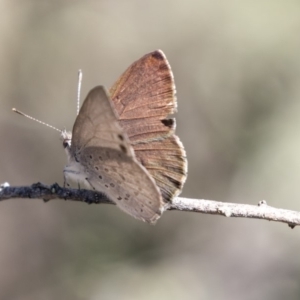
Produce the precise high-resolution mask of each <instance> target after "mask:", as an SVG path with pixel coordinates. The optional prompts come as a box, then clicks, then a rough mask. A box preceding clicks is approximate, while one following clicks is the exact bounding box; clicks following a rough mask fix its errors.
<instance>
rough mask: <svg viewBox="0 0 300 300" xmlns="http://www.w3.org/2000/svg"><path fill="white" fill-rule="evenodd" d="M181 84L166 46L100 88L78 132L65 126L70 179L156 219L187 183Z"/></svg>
mask: <svg viewBox="0 0 300 300" xmlns="http://www.w3.org/2000/svg"><path fill="white" fill-rule="evenodd" d="M176 108H177V103H176V97H175V84H174V79H173V74H172V71H171V68H170V66H169V63H168V61H167V59H166V57H165V55H164V54H163V52H162V51H161V50H157V51H154V52H152V53H149V54H147V55H145V56H144V57H142V58H141V59H139V60H138V61H136V62H135V63H133V64H132V65H131V66H130V67H129V68H128V69H127V70H126V71H125V73H124V74H123V75H122V76H121V77H120V79H119V80H118V81H117V82H116V83H115V84H114V86H113V87H112V88H111V89H110V95H109V94H108V93H107V92H106V90H105V89H104V88H103V87H101V86H98V87H95V88H94V89H92V90H91V91H90V92H89V93H88V95H87V97H86V99H85V101H84V103H83V105H82V107H81V109H80V111H79V113H78V116H77V118H76V120H75V123H74V126H73V130H72V134H71V133H69V132H66V131H65V130H63V131H61V130H59V129H57V128H55V127H53V126H51V125H49V124H45V123H44V122H41V121H39V120H36V119H34V118H32V117H30V116H28V115H25V114H24V113H22V112H19V111H17V110H15V111H16V112H18V113H20V114H22V115H24V116H27V117H29V118H30V119H33V120H36V121H38V122H39V123H42V124H45V125H47V126H49V127H52V128H54V129H56V130H58V131H59V132H61V137H62V140H63V146H64V148H65V150H66V153H67V157H68V164H67V165H66V167H65V168H64V176H65V183H66V184H67V185H69V183H68V181H69V179H71V180H72V181H75V182H78V183H83V184H84V185H85V186H86V187H88V188H92V189H94V190H97V191H101V192H104V193H105V194H106V195H107V196H108V197H109V198H110V199H111V200H112V201H114V202H115V203H116V204H117V205H118V206H119V207H120V208H121V209H122V210H124V211H125V212H127V213H128V214H130V215H132V216H133V217H135V218H137V219H140V220H143V221H146V222H149V223H155V222H156V220H157V219H158V218H159V217H160V216H161V214H162V212H163V211H164V209H165V206H166V205H167V203H168V202H170V201H172V199H173V198H174V197H175V196H177V195H178V194H179V193H180V192H181V189H182V186H183V184H184V182H185V179H186V175H187V161H186V157H185V151H184V148H183V145H182V143H181V142H180V140H179V138H178V137H177V136H176V135H175V119H168V115H170V114H173V113H174V112H175V111H176Z"/></svg>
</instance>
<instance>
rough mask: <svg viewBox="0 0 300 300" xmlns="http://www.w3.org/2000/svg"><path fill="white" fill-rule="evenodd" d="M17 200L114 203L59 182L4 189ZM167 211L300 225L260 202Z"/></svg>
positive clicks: (192, 204) (182, 203)
mask: <svg viewBox="0 0 300 300" xmlns="http://www.w3.org/2000/svg"><path fill="white" fill-rule="evenodd" d="M13 198H29V199H43V200H44V201H45V202H48V201H50V200H54V199H63V200H72V201H81V202H85V203H88V204H92V203H96V204H98V203H104V204H114V203H113V202H112V201H111V200H110V199H108V198H107V197H106V195H105V194H104V193H100V192H95V191H91V190H84V189H69V188H63V187H61V186H59V185H58V184H57V183H55V184H53V185H51V186H48V185H45V184H42V183H35V184H33V185H31V186H20V187H11V186H8V185H2V186H1V187H0V201H2V200H8V199H13ZM167 210H178V211H188V212H198V213H205V214H213V215H220V216H225V217H236V218H253V219H262V220H268V221H275V222H282V223H286V224H288V225H289V227H291V228H294V227H295V226H297V225H300V212H296V211H291V210H286V209H280V208H275V207H271V206H268V205H267V204H266V202H265V201H264V200H263V201H260V202H259V203H258V205H249V204H239V203H226V202H218V201H213V200H204V199H189V198H182V197H177V198H175V199H173V201H172V203H171V204H170V205H169V206H168V207H167Z"/></svg>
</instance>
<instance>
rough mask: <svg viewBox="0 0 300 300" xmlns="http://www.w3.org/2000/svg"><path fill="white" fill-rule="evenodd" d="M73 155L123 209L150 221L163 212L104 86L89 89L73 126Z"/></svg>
mask: <svg viewBox="0 0 300 300" xmlns="http://www.w3.org/2000/svg"><path fill="white" fill-rule="evenodd" d="M71 155H73V156H74V159H75V160H76V161H77V162H79V163H80V164H81V165H82V166H83V167H84V173H85V176H86V178H85V179H86V180H87V181H88V182H89V184H90V185H91V186H92V187H93V188H94V189H95V190H98V191H101V192H104V193H105V194H106V195H107V196H108V197H109V198H110V199H111V200H113V201H114V202H115V203H116V204H117V205H118V206H119V207H120V208H121V209H122V210H124V211H125V212H127V213H129V214H130V215H132V216H134V217H135V218H137V219H141V220H144V221H147V222H150V223H154V222H155V221H156V220H157V219H158V218H159V216H160V215H161V213H162V210H163V202H162V198H161V194H160V191H159V189H158V188H157V186H156V184H155V181H154V180H153V178H152V177H151V176H150V175H149V173H148V171H147V170H146V169H145V168H144V167H143V166H141V165H140V163H139V162H138V161H137V160H136V158H135V156H134V151H133V149H132V147H131V145H130V142H129V140H128V137H127V135H126V134H125V133H124V132H123V129H122V128H121V127H120V125H119V124H118V121H117V117H116V115H115V112H114V110H113V108H112V106H111V103H110V99H109V97H108V95H107V93H106V91H105V89H104V88H103V87H96V88H94V89H93V90H91V91H90V93H89V94H88V96H87V98H86V99H85V101H84V103H83V105H82V107H81V109H80V112H79V114H78V116H77V119H76V121H75V124H74V127H73V135H72V143H71Z"/></svg>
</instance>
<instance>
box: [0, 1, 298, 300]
mask: <svg viewBox="0 0 300 300" xmlns="http://www.w3.org/2000/svg"><path fill="white" fill-rule="evenodd" d="M0 11H1V18H0V44H1V46H0V66H1V72H0V141H1V142H0V182H4V181H8V182H9V183H10V184H11V185H14V186H15V185H29V184H32V183H35V182H38V181H40V182H43V183H47V184H52V183H54V182H58V183H59V184H62V182H63V173H62V170H63V167H64V165H65V163H66V156H65V152H64V150H63V147H62V144H61V141H60V140H59V134H58V133H57V132H56V131H54V130H50V129H49V128H46V127H43V126H40V125H38V124H37V123H34V122H31V121H29V120H27V119H25V118H22V117H20V116H18V115H16V114H14V113H12V112H11V108H12V107H17V108H18V109H20V110H22V111H24V112H26V113H29V114H30V115H32V116H34V117H37V118H39V119H41V120H43V121H45V122H49V123H51V124H52V125H54V126H56V127H58V128H62V129H63V128H67V129H71V128H72V125H73V122H74V120H75V117H76V89H77V71H78V69H79V68H81V69H82V70H83V88H82V98H84V97H85V95H86V94H87V92H88V91H89V90H90V89H91V88H93V87H94V86H96V85H99V84H102V85H105V86H107V87H110V86H111V85H112V84H113V83H114V81H115V80H116V79H117V78H118V77H119V76H120V75H121V73H122V72H123V71H124V70H125V69H126V68H127V67H128V66H129V65H130V64H131V63H132V62H133V61H135V60H137V59H138V58H140V57H141V56H143V55H144V54H146V53H148V52H151V51H153V50H155V49H162V50H163V51H164V52H165V54H166V56H167V58H168V60H169V62H170V64H171V67H172V69H173V72H174V76H175V82H176V86H177V95H178V107H179V111H178V113H177V115H176V119H177V133H178V135H179V136H180V138H181V140H182V141H183V144H184V145H185V148H186V151H187V157H188V161H189V174H188V179H187V182H186V184H185V186H184V190H183V192H182V196H184V197H189V198H198V199H211V200H217V201H224V202H238V203H248V204H254V205H256V204H257V203H258V201H260V200H263V199H264V200H266V201H267V203H268V204H269V205H271V206H275V207H280V208H285V209H291V210H297V211H300V184H299V182H300V158H299V153H300V132H299V131H300V130H299V129H300V35H299V33H300V18H299V15H300V2H299V1H292V0H288V1H283V0H273V1H266V0H265V1H264V0H263V1H262V0H260V1H258V0H254V1H253V0H251V1H250V0H245V1H237V0H228V1H223V2H222V1H209V0H198V1H193V0H186V1H177V2H176V1H171V0H165V1H158V0H153V1H139V0H130V1H122V0H116V1H108V0H101V1H93V0H86V1H67V0H65V1H58V0H57V1H54V0H53V1H48V0H39V1H35V0H27V1H22V0H14V1H11V0H1V1H0ZM299 252H300V234H299V228H295V229H294V230H291V229H290V228H289V227H288V226H287V225H284V224H280V223H274V222H266V221H260V220H250V219H230V218H224V217H218V216H211V215H203V214H196V213H186V212H174V211H173V212H166V213H165V214H164V215H163V217H162V218H161V219H160V220H159V221H158V223H157V225H156V226H150V225H148V224H144V223H142V222H139V221H136V220H135V219H133V218H131V217H129V216H128V215H126V214H124V213H123V212H121V211H120V210H119V209H117V208H116V207H115V206H110V205H90V206H89V205H86V204H83V203H74V202H64V201H50V202H49V203H43V201H40V200H29V199H28V200H26V199H25V200H9V201H4V202H2V203H0V269H1V273H0V299H9V300H10V299H13V300H15V299H22V300H29V299H30V300H32V299H39V300H41V299H42V300H44V299H45V300H48V299H49V300H50V299H65V300H86V299H88V300H89V299H91V300H95V299H125V300H126V299H143V300H144V299H145V300H148V299H172V300H176V299H222V300H223V299H225V300H226V299H246V300H250V299H265V300H268V299H272V300H276V299H280V300H281V299H299V297H300V259H299Z"/></svg>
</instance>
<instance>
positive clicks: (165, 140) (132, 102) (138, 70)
mask: <svg viewBox="0 0 300 300" xmlns="http://www.w3.org/2000/svg"><path fill="white" fill-rule="evenodd" d="M175 93H176V90H175V84H174V79H173V74H172V71H171V68H170V65H169V63H168V61H167V59H166V57H165V55H164V53H163V52H162V51H161V50H157V51H154V52H151V53H149V54H146V55H145V56H143V57H142V58H141V59H139V60H138V61H136V62H134V63H133V64H132V65H131V66H130V67H129V68H128V69H127V70H126V71H125V72H124V73H123V75H122V76H121V77H120V79H119V80H118V81H117V82H116V83H115V84H114V85H113V87H112V88H111V89H110V95H111V99H112V101H113V103H114V107H115V110H116V112H117V115H118V118H119V123H120V125H121V126H122V127H123V129H124V131H125V132H126V133H127V135H128V138H129V140H130V142H131V145H132V146H133V148H134V151H135V155H136V157H137V159H138V161H139V162H140V163H141V164H142V165H143V166H144V167H145V168H146V169H147V170H148V171H149V173H150V174H151V176H152V177H153V178H154V179H155V181H156V184H157V185H158V186H159V188H160V190H161V193H162V196H163V199H164V201H165V202H167V201H171V200H172V198H173V197H175V196H177V195H178V194H179V193H180V191H181V190H182V187H183V184H184V182H185V180H186V175H187V160H186V154H185V150H184V147H183V145H182V143H181V142H180V140H179V138H178V137H177V136H176V135H175V134H174V132H175V127H176V126H175V119H168V115H170V114H173V113H175V112H176V108H177V101H176V96H175Z"/></svg>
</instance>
